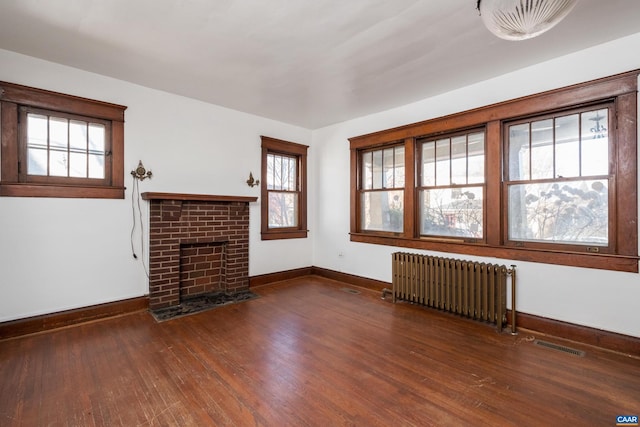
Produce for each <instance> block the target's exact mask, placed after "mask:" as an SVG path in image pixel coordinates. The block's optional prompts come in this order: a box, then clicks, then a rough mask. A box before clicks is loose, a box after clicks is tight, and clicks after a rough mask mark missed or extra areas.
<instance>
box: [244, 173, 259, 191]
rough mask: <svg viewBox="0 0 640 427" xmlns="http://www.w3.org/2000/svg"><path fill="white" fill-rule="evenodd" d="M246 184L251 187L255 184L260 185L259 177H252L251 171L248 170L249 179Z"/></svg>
mask: <svg viewBox="0 0 640 427" xmlns="http://www.w3.org/2000/svg"><path fill="white" fill-rule="evenodd" d="M247 185H248V186H249V187H251V188H253V187H255V186H256V185H260V180H259V179H253V174H252V173H251V172H249V179H248V180H247Z"/></svg>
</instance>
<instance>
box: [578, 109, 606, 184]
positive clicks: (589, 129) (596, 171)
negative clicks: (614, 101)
mask: <svg viewBox="0 0 640 427" xmlns="http://www.w3.org/2000/svg"><path fill="white" fill-rule="evenodd" d="M608 117H609V115H608V110H607V109H606V108H605V109H602V110H598V111H589V112H587V113H583V114H582V159H581V165H582V176H589V175H607V174H608V173H609V133H608V130H607V126H608V124H609V119H608Z"/></svg>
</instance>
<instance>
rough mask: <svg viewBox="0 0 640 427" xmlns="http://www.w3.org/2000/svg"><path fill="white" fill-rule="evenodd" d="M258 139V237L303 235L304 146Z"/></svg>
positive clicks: (304, 206) (305, 160)
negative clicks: (260, 141) (260, 164)
mask: <svg viewBox="0 0 640 427" xmlns="http://www.w3.org/2000/svg"><path fill="white" fill-rule="evenodd" d="M261 138H262V177H261V181H262V184H261V190H262V191H261V193H262V203H261V223H262V227H261V229H262V240H273V239H294V238H302V237H307V191H306V187H307V173H306V171H307V148H308V147H307V146H306V145H302V144H296V143H293V142H287V141H282V140H278V139H275V138H269V137H266V136H263V137H261Z"/></svg>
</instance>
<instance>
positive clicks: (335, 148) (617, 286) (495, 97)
mask: <svg viewBox="0 0 640 427" xmlns="http://www.w3.org/2000/svg"><path fill="white" fill-rule="evenodd" d="M525 43H526V42H525ZM524 47H525V44H523V48H524ZM638 50H640V34H636V35H633V36H630V37H626V38H623V39H619V40H616V41H614V42H611V43H607V44H604V45H601V46H596V47H593V48H590V49H588V50H585V51H582V52H578V53H575V54H572V55H568V56H566V57H562V58H559V59H556V60H553V61H549V62H546V63H542V64H538V65H536V66H533V67H530V68H526V69H523V70H519V71H517V72H514V73H510V74H508V75H504V76H501V77H499V78H495V79H492V80H488V81H485V82H482V83H479V84H475V85H473V86H469V87H464V88H461V89H458V90H455V91H453V92H450V93H446V94H443V95H441V96H437V97H434V98H430V99H426V100H423V101H420V102H417V103H414V104H410V105H406V106H403V107H400V108H396V109H393V110H388V111H384V112H381V113H378V114H374V115H370V116H367V117H362V118H359V119H356V120H351V121H348V122H345V123H341V124H338V125H334V126H329V127H326V128H323V129H319V130H316V131H314V133H313V145H314V147H315V148H316V153H315V157H314V161H315V167H316V168H315V170H316V173H317V175H316V176H315V177H314V181H315V182H316V183H317V189H316V190H317V197H318V199H317V203H316V209H317V211H316V223H315V225H314V227H313V228H314V229H317V230H320V231H321V232H319V233H317V235H316V238H315V240H314V265H316V266H318V267H323V268H328V269H332V270H337V271H342V272H345V273H350V274H355V275H359V276H364V277H369V278H373V279H378V280H383V281H386V282H390V281H391V256H390V254H391V253H392V252H395V251H397V250H398V249H399V248H395V247H389V246H379V245H371V244H364V243H352V242H350V241H349V235H348V233H349V185H350V182H349V141H348V138H349V137H353V136H357V135H362V134H366V133H371V132H375V131H379V130H384V129H388V128H392V127H395V126H400V125H405V124H409V123H414V122H418V121H422V120H427V119H430V118H435V117H440V116H444V115H447V114H452V113H457V112H461V111H465V110H468V109H471V108H476V107H481V106H485V105H489V104H492V103H495V102H500V101H505V100H509V99H513V98H517V97H520V96H525V95H530V94H534V93H538V92H541V91H545V90H550V89H555V88H559V87H563V86H567V85H570V84H574V83H580V82H583V81H588V80H592V79H595V78H600V77H606V76H609V75H613V74H616V73H621V72H625V71H630V70H633V69H637V68H640V56H638V55H636V54H634V52H638ZM400 249H402V248H400ZM412 252H419V251H413V250H412ZM340 253H342V256H339V254H340ZM423 253H424V252H423ZM441 255H442V254H441ZM447 255H451V254H447ZM464 258H466V259H476V260H479V259H480V258H473V257H468V256H464ZM490 261H492V262H496V261H497V262H500V263H505V264H507V265H510V264H516V265H517V271H518V292H517V293H516V297H517V301H516V309H517V310H518V311H521V312H525V313H530V314H534V315H537V316H543V317H548V318H553V319H557V320H561V321H565V322H571V323H575V324H579V325H585V326H589V327H594V328H599V329H605V330H609V331H613V332H617V333H622V334H627V335H632V336H636V337H640V310H638V301H640V275H638V274H631V273H620V272H610V271H601V270H594V269H583V268H574V267H563V266H556V265H545V264H537V263H529V262H522V261H513V260H495V259H494V260H490ZM509 300H510V296H509Z"/></svg>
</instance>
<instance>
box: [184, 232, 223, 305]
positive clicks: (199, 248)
mask: <svg viewBox="0 0 640 427" xmlns="http://www.w3.org/2000/svg"><path fill="white" fill-rule="evenodd" d="M227 244H228V242H205V243H189V244H181V245H180V301H184V300H185V299H188V298H189V297H193V296H195V295H200V294H208V293H214V292H226V291H227V289H226V283H227V278H226V262H227V256H226V255H227V250H226V249H227Z"/></svg>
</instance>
